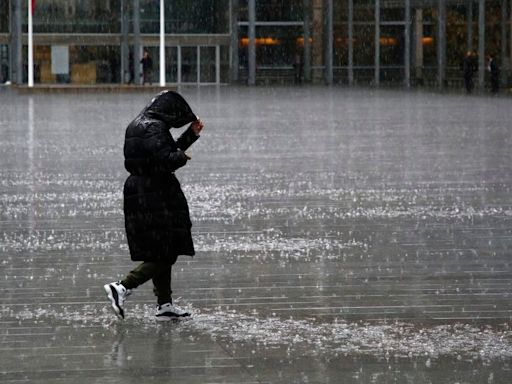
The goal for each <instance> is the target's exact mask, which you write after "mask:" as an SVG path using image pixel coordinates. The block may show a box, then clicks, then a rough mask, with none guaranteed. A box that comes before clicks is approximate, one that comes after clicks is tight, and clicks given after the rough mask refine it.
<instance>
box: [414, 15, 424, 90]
mask: <svg viewBox="0 0 512 384" xmlns="http://www.w3.org/2000/svg"><path fill="white" fill-rule="evenodd" d="M415 25H416V27H415V30H416V44H415V48H416V49H415V55H414V58H415V60H414V65H415V68H416V79H417V81H418V83H419V84H422V83H423V9H416V23H415Z"/></svg>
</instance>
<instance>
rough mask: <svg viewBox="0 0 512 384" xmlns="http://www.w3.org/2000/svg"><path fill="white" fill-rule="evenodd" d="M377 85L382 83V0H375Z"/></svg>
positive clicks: (375, 75)
mask: <svg viewBox="0 0 512 384" xmlns="http://www.w3.org/2000/svg"><path fill="white" fill-rule="evenodd" d="M374 77H375V85H377V86H378V85H379V83H380V0H375V74H374Z"/></svg>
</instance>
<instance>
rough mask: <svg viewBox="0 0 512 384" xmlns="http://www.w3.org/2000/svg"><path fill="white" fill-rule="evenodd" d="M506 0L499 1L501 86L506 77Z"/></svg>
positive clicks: (505, 81)
mask: <svg viewBox="0 0 512 384" xmlns="http://www.w3.org/2000/svg"><path fill="white" fill-rule="evenodd" d="M507 7H508V4H507V0H501V60H500V61H501V71H500V82H501V85H505V84H506V83H507V77H508V66H509V63H508V56H507V19H508V9H507Z"/></svg>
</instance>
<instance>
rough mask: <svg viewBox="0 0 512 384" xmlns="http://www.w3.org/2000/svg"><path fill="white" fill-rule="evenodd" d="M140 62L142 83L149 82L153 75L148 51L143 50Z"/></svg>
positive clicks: (151, 61) (151, 60)
mask: <svg viewBox="0 0 512 384" xmlns="http://www.w3.org/2000/svg"><path fill="white" fill-rule="evenodd" d="M140 63H141V64H142V85H144V84H146V83H149V84H151V83H152V81H151V79H152V77H153V59H151V56H149V52H148V51H144V55H143V56H142V59H141V60H140Z"/></svg>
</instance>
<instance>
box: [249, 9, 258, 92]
mask: <svg viewBox="0 0 512 384" xmlns="http://www.w3.org/2000/svg"><path fill="white" fill-rule="evenodd" d="M248 11H249V47H248V49H249V77H248V84H249V85H255V84H256V0H249V9H248Z"/></svg>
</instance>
